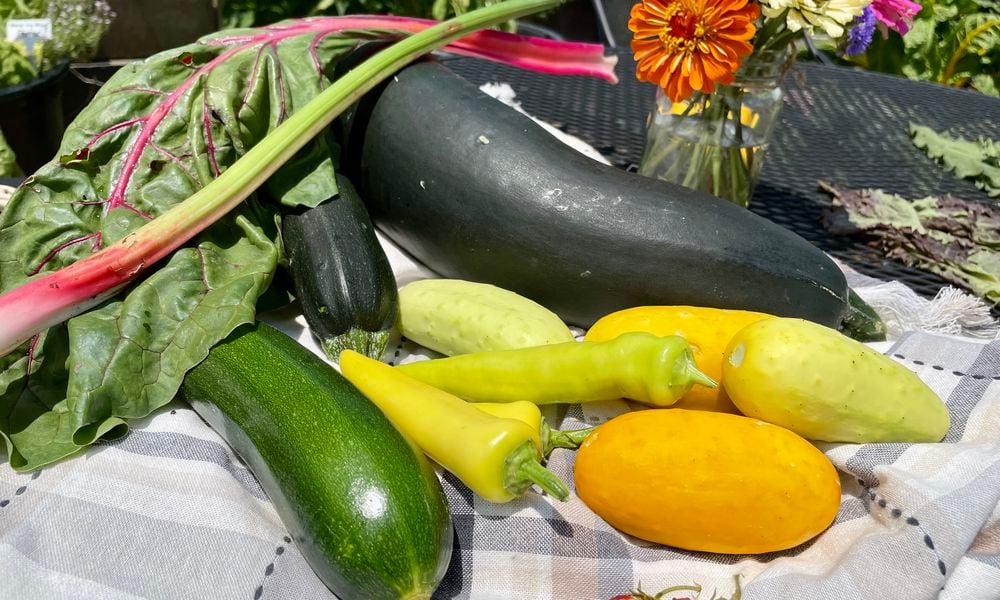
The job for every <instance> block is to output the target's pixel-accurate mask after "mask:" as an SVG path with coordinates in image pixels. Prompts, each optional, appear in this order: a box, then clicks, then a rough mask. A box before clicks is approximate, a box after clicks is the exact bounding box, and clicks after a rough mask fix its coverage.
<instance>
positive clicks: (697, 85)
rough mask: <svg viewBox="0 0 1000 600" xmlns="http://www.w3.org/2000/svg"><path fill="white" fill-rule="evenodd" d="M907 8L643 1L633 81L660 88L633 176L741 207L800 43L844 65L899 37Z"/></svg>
mask: <svg viewBox="0 0 1000 600" xmlns="http://www.w3.org/2000/svg"><path fill="white" fill-rule="evenodd" d="M919 10H920V5H919V4H915V3H913V2H911V1H910V0H642V1H641V2H640V3H639V4H636V5H635V6H634V7H633V8H632V13H631V19H630V20H629V24H628V26H629V29H630V30H631V31H632V32H633V34H634V37H633V39H632V50H633V52H634V53H635V60H636V63H637V70H636V76H637V77H638V78H639V79H640V80H644V81H649V82H651V83H654V84H656V85H657V86H659V91H658V93H657V100H656V106H655V109H654V110H653V112H652V113H651V114H650V118H649V124H648V137H647V140H646V150H645V153H644V155H643V159H642V164H641V165H640V167H639V172H640V173H641V174H643V175H648V176H652V177H657V178H660V179H664V180H667V181H671V182H674V183H679V184H682V185H684V186H687V187H689V188H693V189H698V190H703V191H706V192H709V193H712V194H715V195H716V196H719V197H721V198H725V199H727V200H730V201H732V202H735V203H737V204H739V205H741V206H747V204H748V203H749V200H750V195H751V193H752V192H753V187H754V184H755V183H756V180H757V177H758V175H759V174H760V169H761V165H762V164H763V162H762V161H763V158H764V152H765V151H766V150H767V145H768V141H769V139H770V136H771V133H772V131H773V129H774V125H775V123H776V122H777V119H778V114H779V112H780V110H781V101H782V91H781V86H780V82H781V78H782V76H783V75H784V73H785V72H786V71H787V69H788V67H789V66H790V64H791V61H792V58H793V56H794V52H793V48H794V45H795V43H796V42H797V41H799V40H803V39H805V38H806V37H807V36H813V35H824V36H828V37H829V38H831V39H833V40H834V41H835V43H836V44H837V46H838V48H839V51H840V52H841V53H842V54H844V55H845V56H850V55H856V54H860V53H862V52H864V51H865V49H866V48H867V47H868V44H870V43H871V40H872V36H873V35H875V32H876V29H877V28H878V29H880V30H881V35H889V30H890V29H891V30H894V31H896V32H898V33H899V34H905V33H906V31H907V30H908V24H909V22H910V20H911V19H912V17H913V15H915V14H916V13H917V12H918V11H919Z"/></svg>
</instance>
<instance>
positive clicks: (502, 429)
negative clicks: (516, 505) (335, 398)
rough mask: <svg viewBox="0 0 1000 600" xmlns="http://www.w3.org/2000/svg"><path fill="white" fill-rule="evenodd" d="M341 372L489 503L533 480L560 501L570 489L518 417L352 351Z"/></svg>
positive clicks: (346, 354) (533, 433) (515, 493)
mask: <svg viewBox="0 0 1000 600" xmlns="http://www.w3.org/2000/svg"><path fill="white" fill-rule="evenodd" d="M340 370H341V372H342V373H343V374H344V377H346V378H347V379H348V380H349V381H350V382H351V383H353V384H354V385H355V386H356V387H357V388H358V389H359V390H361V392H362V393H363V394H364V395H365V396H367V397H368V399H370V400H371V401H372V402H374V403H375V405H376V406H378V407H379V408H380V409H381V410H382V412H383V413H385V415H386V416H387V417H388V418H389V420H390V421H391V422H392V424H393V425H394V426H395V427H396V429H398V430H399V431H400V432H401V433H402V434H403V435H404V436H406V437H407V438H409V439H410V440H412V441H413V443H415V444H416V445H417V446H418V447H419V448H420V449H421V450H422V451H423V452H424V454H426V455H427V456H429V457H430V458H431V459H433V460H434V461H435V462H437V463H438V464H440V465H441V466H442V467H444V468H445V469H447V470H449V471H451V472H452V473H454V474H455V475H456V476H457V477H458V478H459V479H461V480H462V482H463V483H465V485H467V486H469V488H470V489H471V490H472V491H473V492H475V493H476V494H479V495H480V496H482V497H483V498H484V499H486V500H489V501H490V502H509V501H510V500H513V499H514V498H516V497H518V496H520V495H521V494H523V493H524V492H525V491H527V490H528V488H530V487H531V485H532V484H536V485H538V487H540V488H542V489H543V490H545V491H546V492H548V493H549V494H550V495H551V496H554V497H556V498H558V499H560V500H565V499H566V498H567V497H569V488H567V487H566V484H565V483H563V482H562V481H561V480H560V479H559V478H558V477H556V476H555V475H554V474H552V473H551V472H550V471H548V470H547V469H545V467H543V466H542V465H541V462H540V460H541V451H540V450H539V448H541V439H540V436H539V431H538V429H537V428H535V429H533V428H532V427H530V426H528V425H527V424H525V423H524V422H523V421H521V420H517V419H507V418H500V417H495V416H493V415H490V414H487V413H486V412H483V411H481V410H478V409H476V408H475V407H474V406H472V405H471V404H468V403H467V402H465V401H464V400H462V399H461V398H458V397H456V396H453V395H451V394H449V393H447V392H444V391H441V390H439V389H437V388H433V387H431V386H429V385H427V384H425V383H421V382H419V381H417V380H415V379H413V378H412V377H409V376H407V375H405V374H404V373H402V372H400V371H398V370H396V369H394V368H392V367H390V366H389V365H386V364H383V363H381V362H379V361H377V360H372V359H370V358H368V357H366V356H363V355H361V354H358V353H357V352H354V351H351V350H345V351H344V352H342V353H341V354H340Z"/></svg>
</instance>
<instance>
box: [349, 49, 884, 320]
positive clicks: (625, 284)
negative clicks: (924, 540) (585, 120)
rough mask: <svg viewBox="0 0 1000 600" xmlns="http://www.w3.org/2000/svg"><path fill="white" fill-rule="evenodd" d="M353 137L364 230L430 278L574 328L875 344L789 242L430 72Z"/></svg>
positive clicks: (857, 316) (822, 260) (392, 97)
mask: <svg viewBox="0 0 1000 600" xmlns="http://www.w3.org/2000/svg"><path fill="white" fill-rule="evenodd" d="M364 131H365V134H364V138H363V141H361V142H359V141H358V140H357V137H356V136H355V138H354V139H352V140H351V143H352V146H353V145H354V144H358V146H361V151H362V152H363V153H362V156H361V180H360V182H359V183H360V185H361V187H362V196H363V197H364V198H365V201H366V203H367V204H368V208H369V213H370V214H371V217H372V219H373V220H374V221H375V224H376V225H377V226H378V227H379V228H380V229H381V230H382V231H383V232H385V233H386V234H387V235H388V236H389V237H390V238H391V239H392V240H393V241H395V242H396V243H397V244H398V245H399V246H401V247H402V248H403V249H404V250H406V251H407V252H409V253H410V254H412V255H413V256H414V257H415V258H417V259H418V260H420V261H421V262H423V263H424V264H426V265H427V266H428V267H430V268H431V269H433V270H434V271H437V272H438V273H440V274H441V275H443V276H446V277H452V278H460V279H470V280H474V281H482V282H487V283H491V284H494V285H497V286H500V287H502V288H506V289H509V290H512V291H514V292H517V293H520V294H522V295H525V296H527V297H529V298H531V299H533V300H535V301H537V302H539V303H540V304H542V305H544V306H546V307H547V308H549V309H551V310H553V311H555V312H556V313H557V314H559V316H561V317H562V318H563V319H564V320H566V321H568V322H569V323H571V324H575V325H579V326H582V327H587V326H589V325H591V324H593V323H594V321H596V320H597V319H598V318H600V317H601V316H603V315H606V314H608V313H610V312H613V311H616V310H619V309H622V308H627V307H632V306H640V305H650V304H688V305H697V306H709V307H718V308H732V309H744V310H754V311H761V312H767V313H772V314H776V315H781V316H790V317H801V318H805V319H810V320H812V321H816V322H818V323H822V324H824V325H828V326H831V327H838V328H844V329H845V330H847V331H848V332H849V333H851V334H853V335H855V336H856V337H859V338H867V339H871V338H877V337H879V336H880V334H881V335H884V332H883V329H884V328H883V327H882V325H881V322H879V321H878V318H877V316H874V313H873V312H871V309H870V308H868V307H867V306H865V305H864V303H863V302H861V301H860V299H857V302H858V306H859V307H860V308H854V307H852V303H851V301H850V296H851V293H850V291H849V289H848V286H847V282H846V281H845V279H844V276H843V274H842V273H841V271H840V269H838V268H837V266H836V265H835V264H834V263H833V261H831V260H830V259H829V258H828V257H827V256H826V255H825V254H824V253H823V252H821V251H820V250H818V249H817V248H815V247H814V246H812V245H811V244H810V243H809V242H807V241H805V240H804V239H802V238H801V237H799V236H797V235H795V234H793V233H791V232H790V231H788V230H786V229H784V228H782V227H780V226H778V225H775V224H773V223H771V222H770V221H768V220H766V219H763V218H761V217H758V216H757V215H754V214H753V213H751V212H749V211H747V210H745V209H742V208H740V207H738V206H736V205H733V204H730V203H729V202H726V201H723V200H720V199H719V198H716V197H715V196H711V195H708V194H704V193H698V192H694V191H690V190H688V189H686V188H683V187H680V186H676V185H671V184H668V183H665V182H661V181H657V180H654V179H651V178H647V177H642V176H639V175H635V174H631V173H627V172H624V171H621V170H619V169H615V168H613V167H608V166H605V165H602V164H599V163H597V162H596V161H593V160H591V159H589V158H587V157H585V156H583V155H581V154H579V153H578V152H576V151H574V150H572V149H570V148H569V147H567V146H565V145H563V144H562V143H561V142H559V141H558V140H556V139H555V138H554V137H552V136H551V135H549V134H548V133H546V132H545V131H544V130H542V129H541V128H540V127H538V126H537V125H535V124H534V123H533V122H532V121H531V120H529V119H528V118H527V117H525V116H523V115H521V114H519V113H518V112H517V111H515V110H514V109H512V108H509V107H507V106H505V105H503V104H501V103H500V102H497V101H496V100H494V99H493V98H490V97H488V96H486V95H485V94H483V93H481V92H480V91H479V90H478V89H477V88H476V87H475V86H474V85H472V84H470V83H468V82H466V81H465V80H463V79H462V78H460V77H459V76H457V75H455V74H453V73H451V72H450V71H448V70H447V69H446V68H445V67H442V66H440V65H437V64H433V63H422V64H416V65H413V66H411V67H408V68H407V69H405V70H404V71H402V72H401V73H399V74H398V76H397V77H396V78H395V79H394V81H393V82H391V83H389V85H388V86H387V87H386V88H385V90H384V91H383V92H382V93H381V95H380V96H379V97H378V100H377V102H376V103H375V105H374V107H373V108H372V109H371V114H370V116H369V117H368V122H367V126H366V128H365V130H364ZM352 135H353V134H352ZM865 309H867V311H866V310H865Z"/></svg>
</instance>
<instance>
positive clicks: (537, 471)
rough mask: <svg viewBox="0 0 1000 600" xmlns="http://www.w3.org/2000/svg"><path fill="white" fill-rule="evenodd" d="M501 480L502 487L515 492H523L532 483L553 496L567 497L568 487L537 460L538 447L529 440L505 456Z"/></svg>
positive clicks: (560, 498)
mask: <svg viewBox="0 0 1000 600" xmlns="http://www.w3.org/2000/svg"><path fill="white" fill-rule="evenodd" d="M503 481H504V487H505V488H507V489H508V490H510V491H511V492H513V493H515V494H522V493H524V492H525V491H526V490H527V489H528V488H530V487H531V485H532V484H534V485H537V486H538V487H540V488H542V489H543V490H545V493H546V494H548V495H550V496H552V497H553V498H558V499H559V500H566V498H569V488H568V487H566V484H565V483H563V481H562V480H561V479H559V478H558V477H556V476H555V474H553V473H552V471H549V470H548V469H546V468H545V467H543V466H542V464H541V463H540V462H538V449H537V448H536V447H535V445H534V444H533V443H531V442H525V443H523V444H521V445H520V446H518V447H517V448H515V449H514V451H513V452H511V453H510V454H509V455H508V456H507V460H506V472H505V473H504V480H503Z"/></svg>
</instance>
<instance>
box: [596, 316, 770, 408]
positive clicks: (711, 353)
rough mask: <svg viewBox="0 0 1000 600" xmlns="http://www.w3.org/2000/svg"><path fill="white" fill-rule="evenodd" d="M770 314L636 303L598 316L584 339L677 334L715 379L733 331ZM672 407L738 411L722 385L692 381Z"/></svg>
mask: <svg viewBox="0 0 1000 600" xmlns="http://www.w3.org/2000/svg"><path fill="white" fill-rule="evenodd" d="M768 318H771V315H768V314H765V313H759V312H752V311H749V310H727V309H722V308H703V307H699V306H637V307H635V308H628V309H625V310H620V311H617V312H613V313H611V314H609V315H605V316H604V317H601V319H600V320H599V321H597V323H594V325H593V327H591V328H590V330H589V331H587V335H586V337H584V338H583V339H584V341H587V342H604V341H607V340H613V339H615V338H616V337H618V336H619V335H621V334H623V333H628V332H631V331H645V332H647V333H652V334H653V335H659V336H665V335H679V336H681V337H682V338H684V339H685V340H687V343H688V344H689V345H690V346H691V352H692V353H693V354H694V361H695V364H697V365H698V370H700V371H701V372H702V373H704V374H706V375H708V376H709V377H711V378H712V379H715V380H716V381H721V378H722V356H723V354H725V352H726V345H727V344H729V340H731V339H732V338H733V336H734V335H736V333H737V332H738V331H739V330H741V329H743V328H744V327H746V326H747V325H749V324H751V323H755V322H757V321H760V320H762V319H768ZM673 408H688V409H693V410H712V411H716V412H729V413H737V414H738V413H739V409H737V408H736V406H735V405H734V404H733V402H732V400H730V399H729V396H728V395H727V394H726V391H725V389H724V386H723V385H720V386H719V387H717V388H708V387H705V386H701V385H696V386H694V387H692V388H691V390H690V391H689V392H688V393H686V394H684V397H683V398H681V399H680V400H678V401H677V404H675V405H674V406H673Z"/></svg>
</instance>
